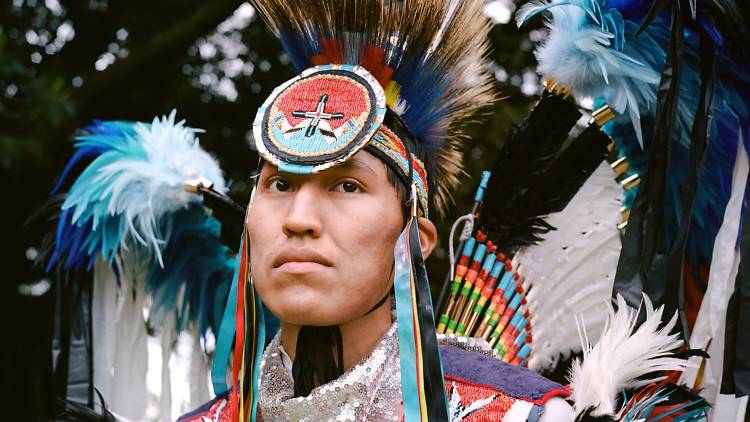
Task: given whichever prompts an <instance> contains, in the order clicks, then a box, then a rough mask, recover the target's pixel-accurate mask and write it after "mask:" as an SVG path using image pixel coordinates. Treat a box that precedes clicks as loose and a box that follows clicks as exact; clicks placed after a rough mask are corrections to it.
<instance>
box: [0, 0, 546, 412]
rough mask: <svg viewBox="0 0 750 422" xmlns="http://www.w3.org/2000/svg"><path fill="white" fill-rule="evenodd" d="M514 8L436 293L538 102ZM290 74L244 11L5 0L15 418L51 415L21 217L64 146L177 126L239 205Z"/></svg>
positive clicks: (1, 41) (1, 168)
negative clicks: (259, 114)
mask: <svg viewBox="0 0 750 422" xmlns="http://www.w3.org/2000/svg"><path fill="white" fill-rule="evenodd" d="M515 7H516V6H515V4H514V2H513V1H512V0H492V1H488V2H487V3H486V7H485V11H486V13H487V15H488V16H489V17H490V18H491V19H492V20H493V22H494V23H495V26H494V28H493V30H492V34H491V37H492V40H491V41H492V46H493V50H492V54H491V56H490V58H489V59H490V61H491V66H492V71H493V72H494V76H495V80H496V83H497V91H498V93H499V95H500V96H501V97H502V98H503V100H502V101H499V102H498V103H497V104H496V105H495V106H493V107H492V108H491V109H487V110H484V111H483V113H482V116H477V117H478V119H475V120H478V121H479V118H480V117H481V123H471V124H467V131H468V132H469V133H470V134H471V135H472V137H471V141H470V142H467V144H466V145H465V150H464V151H465V157H466V160H465V161H466V172H467V176H466V178H465V183H464V184H463V185H462V186H461V189H460V190H459V192H457V195H456V196H455V202H456V206H455V207H453V209H452V210H451V212H450V214H449V215H448V216H447V217H446V218H445V219H444V220H443V221H442V222H440V224H439V229H440V232H441V239H443V242H442V243H441V245H440V247H439V248H438V250H437V251H436V253H434V254H433V256H432V257H431V258H430V260H429V262H428V268H429V271H430V276H431V277H430V279H431V280H432V283H433V294H434V295H435V296H437V294H438V292H439V290H440V287H441V284H442V281H443V280H444V278H445V274H446V272H447V267H448V264H447V243H446V241H445V240H446V239H447V236H448V231H449V229H450V224H451V223H452V221H453V219H455V218H456V217H457V216H459V215H462V214H464V213H466V212H467V211H468V210H469V209H470V206H471V195H472V193H473V190H474V189H475V186H476V183H477V180H478V177H479V175H480V173H481V171H482V170H484V169H487V168H488V167H490V166H491V165H492V162H493V160H494V159H495V157H496V155H497V152H498V149H499V146H500V145H502V143H503V139H504V135H505V134H506V133H507V132H508V130H509V128H510V127H511V125H512V124H513V123H520V121H521V119H523V117H524V116H525V114H526V113H527V111H528V110H529V107H530V105H531V104H532V102H533V101H534V100H535V99H536V96H537V95H538V94H539V92H540V86H541V84H540V81H539V80H538V77H537V75H536V73H535V72H534V66H535V62H534V58H533V54H532V53H533V52H532V43H533V42H534V41H538V40H539V39H540V38H541V37H542V35H543V33H542V32H541V31H540V30H539V29H538V28H535V27H533V26H531V27H524V28H522V29H520V30H519V29H518V28H516V25H515V22H514V20H513V11H514V10H515ZM292 76H293V72H292V70H291V67H290V66H289V64H288V59H287V57H286V56H285V55H284V53H283V52H282V49H281V47H280V45H279V43H278V42H277V41H276V39H275V38H274V36H273V35H272V34H271V33H270V32H269V31H268V30H267V29H266V28H265V26H264V25H263V23H262V22H261V21H260V20H259V19H257V18H256V16H255V13H254V10H253V8H252V6H251V5H250V4H249V3H246V2H242V1H241V0H240V1H238V0H212V1H210V2H207V1H196V0H160V1H153V0H150V1H146V0H130V1H127V2H125V1H119V2H115V1H109V0H78V1H68V2H66V1H63V0H9V1H6V2H4V4H3V5H2V6H0V176H1V178H0V184H1V186H2V190H3V192H5V196H4V197H3V199H2V201H1V202H0V213H1V214H0V242H1V244H0V247H1V248H2V250H0V264H1V265H0V280H1V282H0V286H1V287H2V293H1V294H0V298H2V299H1V300H2V304H1V305H0V312H1V313H0V317H2V319H1V320H0V324H2V327H3V335H2V336H3V338H4V341H3V343H4V345H3V346H2V347H0V383H1V384H2V391H0V393H1V395H0V397H2V401H3V402H2V404H3V407H2V409H3V414H4V416H5V417H6V418H9V417H10V418H14V420H40V419H45V418H47V417H48V414H49V412H50V409H51V403H52V396H53V393H52V386H51V385H50V384H51V371H52V351H51V336H52V332H53V326H54V306H55V301H54V294H53V293H54V289H53V288H52V287H53V286H52V283H54V282H55V278H54V277H52V276H50V275H47V274H44V272H43V271H42V269H41V268H38V267H34V265H33V259H34V258H35V257H36V256H37V254H38V249H37V248H38V246H39V244H40V240H41V238H42V236H43V235H44V233H45V232H46V231H48V230H49V229H50V227H51V223H50V222H49V221H44V220H43V219H41V220H40V219H37V220H36V221H32V222H28V220H29V219H30V216H32V214H33V213H34V211H35V210H36V209H38V208H39V206H40V205H41V204H42V203H43V202H44V201H45V199H46V198H47V197H48V195H49V192H50V189H51V188H52V186H53V182H54V181H55V179H56V177H57V175H58V174H59V172H60V171H61V170H62V168H63V166H64V164H65V162H66V161H67V160H68V159H69V158H70V156H71V153H72V148H71V145H72V144H71V142H70V141H71V137H72V135H73V134H74V133H75V131H76V129H77V128H80V127H82V126H85V125H87V124H89V123H90V122H91V121H92V119H127V120H139V121H151V119H152V118H153V117H154V116H156V115H164V114H168V113H169V112H170V110H172V109H176V110H177V117H178V120H179V119H185V120H186V121H187V124H188V125H189V126H192V127H196V128H202V129H205V131H206V132H205V133H204V134H202V135H200V142H201V145H202V146H203V148H205V149H206V150H208V151H209V152H211V153H212V154H214V155H215V156H216V157H217V158H218V160H219V162H220V163H221V167H222V169H223V170H224V172H225V176H226V178H227V179H228V180H230V181H231V183H232V185H231V186H232V189H231V195H232V196H233V197H234V198H235V199H237V200H238V201H241V202H243V203H245V202H246V201H247V199H248V198H249V188H250V185H249V179H248V176H249V175H250V172H251V171H252V170H253V169H254V167H255V164H256V161H257V156H256V155H255V153H254V152H253V151H252V150H251V148H250V146H249V145H250V141H251V119H252V117H253V116H254V114H255V110H256V108H257V107H258V106H259V105H260V103H261V102H262V101H263V100H264V99H265V98H266V96H267V95H268V94H269V93H270V91H271V90H272V89H273V88H274V87H275V86H276V85H278V84H280V83H281V82H283V81H285V80H287V79H289V78H290V77H292Z"/></svg>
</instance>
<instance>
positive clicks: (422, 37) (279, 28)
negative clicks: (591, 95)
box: [214, 0, 493, 421]
mask: <svg viewBox="0 0 750 422" xmlns="http://www.w3.org/2000/svg"><path fill="white" fill-rule="evenodd" d="M253 4H254V5H255V7H256V10H257V11H258V12H259V15H260V16H262V17H263V18H264V19H265V21H266V22H267V23H268V25H269V26H270V27H271V29H272V30H273V31H274V33H275V34H276V35H277V36H278V37H279V39H280V40H281V44H282V45H283V47H284V49H285V50H286V52H287V54H288V56H289V58H290V59H291V62H292V65H293V66H294V68H295V70H296V71H297V73H298V74H299V75H298V76H297V77H295V78H293V79H291V80H289V81H287V82H285V83H284V84H282V85H280V86H279V87H277V88H276V89H275V90H274V91H273V92H272V93H271V95H270V96H269V97H268V99H266V101H265V102H264V103H263V105H262V106H261V107H260V108H259V109H258V113H257V114H256V117H255V120H254V121H253V135H254V137H255V144H256V146H257V148H258V152H259V154H260V155H261V156H262V157H263V158H264V159H265V160H266V161H268V162H270V163H272V164H274V165H276V166H277V167H278V168H279V170H280V171H283V172H290V173H298V174H311V173H316V172H319V171H323V170H325V169H327V168H330V167H332V166H335V165H337V164H339V163H342V162H344V161H346V160H348V159H349V158H350V157H351V156H352V155H354V154H355V153H356V152H357V151H360V150H362V149H363V148H367V151H369V152H370V153H372V154H374V155H376V156H377V157H379V158H381V159H382V160H383V161H384V162H385V163H386V165H388V166H389V167H390V168H391V169H392V170H395V172H396V174H398V175H399V176H401V177H402V178H403V180H404V181H405V184H406V185H407V186H409V187H410V189H409V190H408V191H409V192H410V193H411V198H412V217H416V216H417V213H421V215H423V216H427V211H428V208H429V206H430V205H433V204H434V205H435V206H436V208H437V211H438V213H440V212H441V211H442V209H443V208H444V207H445V205H446V204H447V203H448V201H449V198H450V191H451V190H452V189H453V188H454V187H455V186H456V184H457V182H458V175H459V174H460V172H461V153H460V150H459V141H460V139H461V133H460V130H459V128H458V125H457V123H458V122H459V121H460V120H463V119H464V118H466V117H468V116H470V115H472V114H473V113H474V112H475V111H476V110H477V109H478V108H480V107H482V106H484V105H487V104H489V103H490V102H491V101H492V99H493V95H492V83H491V80H492V79H491V78H490V76H489V73H488V71H487V68H486V66H485V65H484V60H485V55H486V54H487V48H488V42H487V37H486V35H487V33H488V31H489V28H490V23H489V20H488V19H487V18H486V17H485V16H484V14H483V2H482V1H481V0H465V1H461V0H454V1H449V2H445V1H442V0H428V1H424V2H414V3H412V2H392V1H387V0H363V1H343V0H342V1H326V0H312V1H308V0H291V1H279V0H256V1H253ZM389 115H390V116H391V117H392V119H390V120H388V119H387V118H386V117H387V116H389ZM407 137H408V138H409V140H410V141H411V142H413V144H414V145H413V146H411V145H412V144H411V143H410V142H406V141H407V139H401V138H407ZM411 149H416V150H417V151H412V150H411ZM250 206H252V201H251V205H250ZM243 247H244V248H247V247H248V245H247V244H245V245H244V246H243ZM394 254H395V260H396V265H395V272H396V274H395V280H394V290H395V296H396V308H397V315H398V320H399V321H400V323H399V324H398V329H399V339H400V343H401V344H402V347H401V349H400V362H401V369H402V381H403V383H402V384H403V385H402V390H403V396H404V414H405V418H406V420H409V421H411V420H414V419H419V420H427V419H428V418H429V419H430V420H442V419H445V418H447V408H446V403H445V400H444V397H445V389H444V385H443V378H442V365H441V364H440V356H439V353H438V350H437V343H436V337H435V331H434V321H433V315H432V303H431V298H430V293H429V282H428V281H427V276H426V271H425V268H424V262H423V261H422V255H421V249H420V247H419V233H418V230H417V224H416V223H415V222H414V218H412V219H410V220H408V221H407V223H406V228H405V229H404V231H403V233H402V235H401V236H400V237H399V240H398V241H397V244H396V247H395V250H394ZM241 256H242V259H243V261H242V262H241V263H240V269H241V271H240V273H239V274H238V278H237V285H238V286H237V288H236V290H237V295H236V297H237V306H236V312H237V315H238V316H237V319H236V320H237V324H236V339H235V361H234V362H233V365H232V366H233V371H232V382H233V387H235V388H234V391H235V393H236V394H238V396H239V398H238V400H236V403H235V405H234V407H233V409H232V414H233V415H235V416H238V417H239V418H240V419H244V415H248V417H250V418H255V415H256V405H257V394H256V393H257V382H258V381H257V379H258V374H257V371H258V369H259V367H258V358H259V356H260V354H259V350H258V348H257V345H258V344H260V343H261V341H260V340H259V338H262V335H263V333H260V332H253V333H252V338H250V336H249V335H246V333H245V332H244V331H249V330H246V329H245V320H244V319H243V317H242V315H248V316H250V318H249V320H248V325H251V326H253V328H255V327H256V326H258V324H257V320H256V318H255V316H261V317H262V313H256V310H255V309H257V308H258V307H259V306H260V302H259V297H258V296H257V295H256V294H255V292H254V288H252V287H250V288H249V289H247V290H246V284H247V282H248V281H249V279H248V278H247V277H248V273H247V271H246V269H247V268H248V266H249V262H248V257H247V256H246V255H245V254H242V253H241ZM243 268H244V269H245V271H244V272H243V271H242V269H243ZM245 291H247V292H248V297H247V298H246V302H245V303H246V304H247V306H246V305H245V304H244V303H241V300H245V299H244V298H243V297H242V296H243V295H244V293H243V292H245ZM226 315H227V313H225V316H226ZM225 320H226V319H225ZM229 322H230V325H231V318H230V319H229ZM222 327H224V326H223V325H222ZM332 329H336V328H335V327H332ZM225 331H226V332H227V333H229V332H231V331H234V330H231V329H228V330H225ZM300 332H301V333H303V332H308V330H305V329H304V328H303V329H302V330H301V331H300ZM248 334H249V333H248ZM259 336H260V337H259ZM251 340H252V341H251ZM231 341H232V340H231V335H229V334H226V335H223V336H222V335H220V337H219V340H218V346H217V348H218V349H221V350H226V349H227V347H229V346H228V345H229V344H231ZM246 344H247V345H252V347H251V348H249V350H245V345H246ZM408 345H413V346H414V347H408ZM227 356H228V354H227ZM243 356H244V357H243ZM243 359H244V360H247V364H245V363H244V360H243ZM297 360H298V361H299V360H301V359H297ZM226 364H227V359H224V358H222V359H221V360H218V361H217V363H215V366H214V374H215V375H216V377H215V381H216V385H217V386H218V387H224V386H225V385H223V382H222V381H221V378H222V377H223V374H224V373H226V371H225V369H226ZM308 366H310V365H308ZM311 367H314V365H312V366H311ZM240 368H248V370H249V372H250V376H249V377H248V378H249V379H250V380H251V384H252V385H250V384H248V385H247V388H245V387H243V381H244V380H245V375H244V374H243V375H240ZM309 372H310V371H307V372H304V373H302V372H300V374H301V375H300V376H295V394H296V393H297V392H299V393H303V392H304V391H305V389H303V388H300V390H299V391H298V390H297V383H298V380H299V381H300V384H309V383H306V382H302V380H304V379H305V378H310V377H315V376H316V375H314V374H310V373H309ZM318 379H319V380H320V377H318ZM238 381H239V383H238ZM238 384H239V386H238Z"/></svg>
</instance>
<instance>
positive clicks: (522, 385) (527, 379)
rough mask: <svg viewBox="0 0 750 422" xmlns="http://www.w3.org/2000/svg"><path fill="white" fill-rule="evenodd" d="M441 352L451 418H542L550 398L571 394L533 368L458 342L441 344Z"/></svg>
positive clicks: (559, 399) (555, 398) (557, 398)
mask: <svg viewBox="0 0 750 422" xmlns="http://www.w3.org/2000/svg"><path fill="white" fill-rule="evenodd" d="M440 354H441V358H442V362H443V374H444V377H445V386H446V392H447V394H448V402H449V405H450V410H451V415H452V416H453V417H455V419H452V420H463V417H466V416H468V415H469V414H475V416H476V414H481V415H482V416H491V417H492V419H491V420H539V419H540V418H541V416H542V415H543V414H544V413H545V409H546V408H545V405H547V404H548V403H549V402H550V400H553V399H554V400H558V401H562V400H561V398H562V397H567V396H568V395H569V394H570V392H569V390H568V389H566V388H565V387H564V386H562V385H560V384H558V383H556V382H554V381H551V380H549V379H547V378H545V377H543V376H541V375H539V374H537V373H536V372H534V371H531V370H529V369H526V368H520V367H517V366H513V365H509V364H507V363H505V362H502V361H501V360H498V359H497V358H495V357H492V356H489V355H486V354H482V353H479V352H475V351H470V350H466V349H464V348H462V347H459V346H456V345H442V346H441V347H440ZM459 415H460V416H459ZM456 416H459V417H456ZM548 416H550V415H548ZM552 420H554V419H552Z"/></svg>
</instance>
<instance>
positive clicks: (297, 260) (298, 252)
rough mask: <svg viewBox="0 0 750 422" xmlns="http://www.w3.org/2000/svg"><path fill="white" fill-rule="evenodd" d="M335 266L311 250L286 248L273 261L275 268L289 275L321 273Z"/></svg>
mask: <svg viewBox="0 0 750 422" xmlns="http://www.w3.org/2000/svg"><path fill="white" fill-rule="evenodd" d="M331 266H333V264H332V263H331V261H330V260H328V259H327V258H326V257H324V256H323V255H321V254H319V253H317V252H315V251H314V250H312V249H309V248H286V249H284V250H283V251H281V253H279V254H278V255H277V256H276V258H275V259H274V260H273V268H274V269H280V270H282V271H284V272H287V273H292V274H304V273H309V272H313V271H319V270H321V269H324V268H326V267H331Z"/></svg>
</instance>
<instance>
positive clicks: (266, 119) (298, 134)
mask: <svg viewBox="0 0 750 422" xmlns="http://www.w3.org/2000/svg"><path fill="white" fill-rule="evenodd" d="M385 113H386V105H385V92H384V91H383V88H382V87H381V85H380V84H379V83H378V81H377V80H376V79H375V78H374V77H373V76H372V75H371V74H370V73H369V72H368V71H367V70H365V69H364V68H362V67H360V66H355V65H323V66H315V67H312V68H309V69H307V70H305V71H304V72H302V73H301V74H300V75H299V76H297V77H295V78H292V79H290V80H289V81H287V82H285V83H284V84H282V85H280V86H279V87H277V88H276V89H275V90H274V91H273V92H272V93H271V95H270V96H269V97H268V98H267V99H266V101H265V102H264V103H263V105H262V106H261V107H260V108H259V109H258V112H257V114H256V115H255V120H254V121H253V134H254V137H255V144H256V146H257V149H258V152H259V154H260V155H261V156H262V157H263V158H264V159H265V160H267V161H269V162H270V163H273V164H274V165H276V166H278V168H279V171H282V172H287V173H296V174H313V173H318V172H320V171H323V170H326V169H328V168H331V167H334V166H336V165H338V164H341V163H343V162H345V161H347V160H348V159H349V158H351V157H352V156H353V155H354V154H356V153H357V152H358V151H360V150H361V149H362V148H364V147H366V146H368V145H370V146H371V148H368V151H370V152H373V153H374V155H376V156H377V157H378V158H380V159H381V160H383V161H385V162H386V164H387V165H389V166H390V167H391V168H393V169H396V170H397V171H398V172H399V173H400V174H401V175H402V176H404V180H405V181H408V180H409V178H411V179H412V180H411V183H414V184H415V185H416V187H417V192H418V194H417V196H418V201H419V209H420V211H421V213H422V215H423V216H425V217H426V216H427V215H428V210H429V206H428V198H429V197H428V185H427V173H426V170H425V166H424V164H423V163H422V162H421V161H420V160H419V159H418V158H416V157H415V156H414V155H413V154H411V153H409V152H408V151H407V148H406V147H405V145H404V142H403V141H402V140H401V139H399V138H398V136H397V135H396V134H395V133H393V131H391V130H390V129H388V128H387V127H385V126H384V125H383V119H384V118H385ZM407 157H411V160H409V159H408V158H407ZM410 162H411V163H410ZM407 184H410V183H407Z"/></svg>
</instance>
